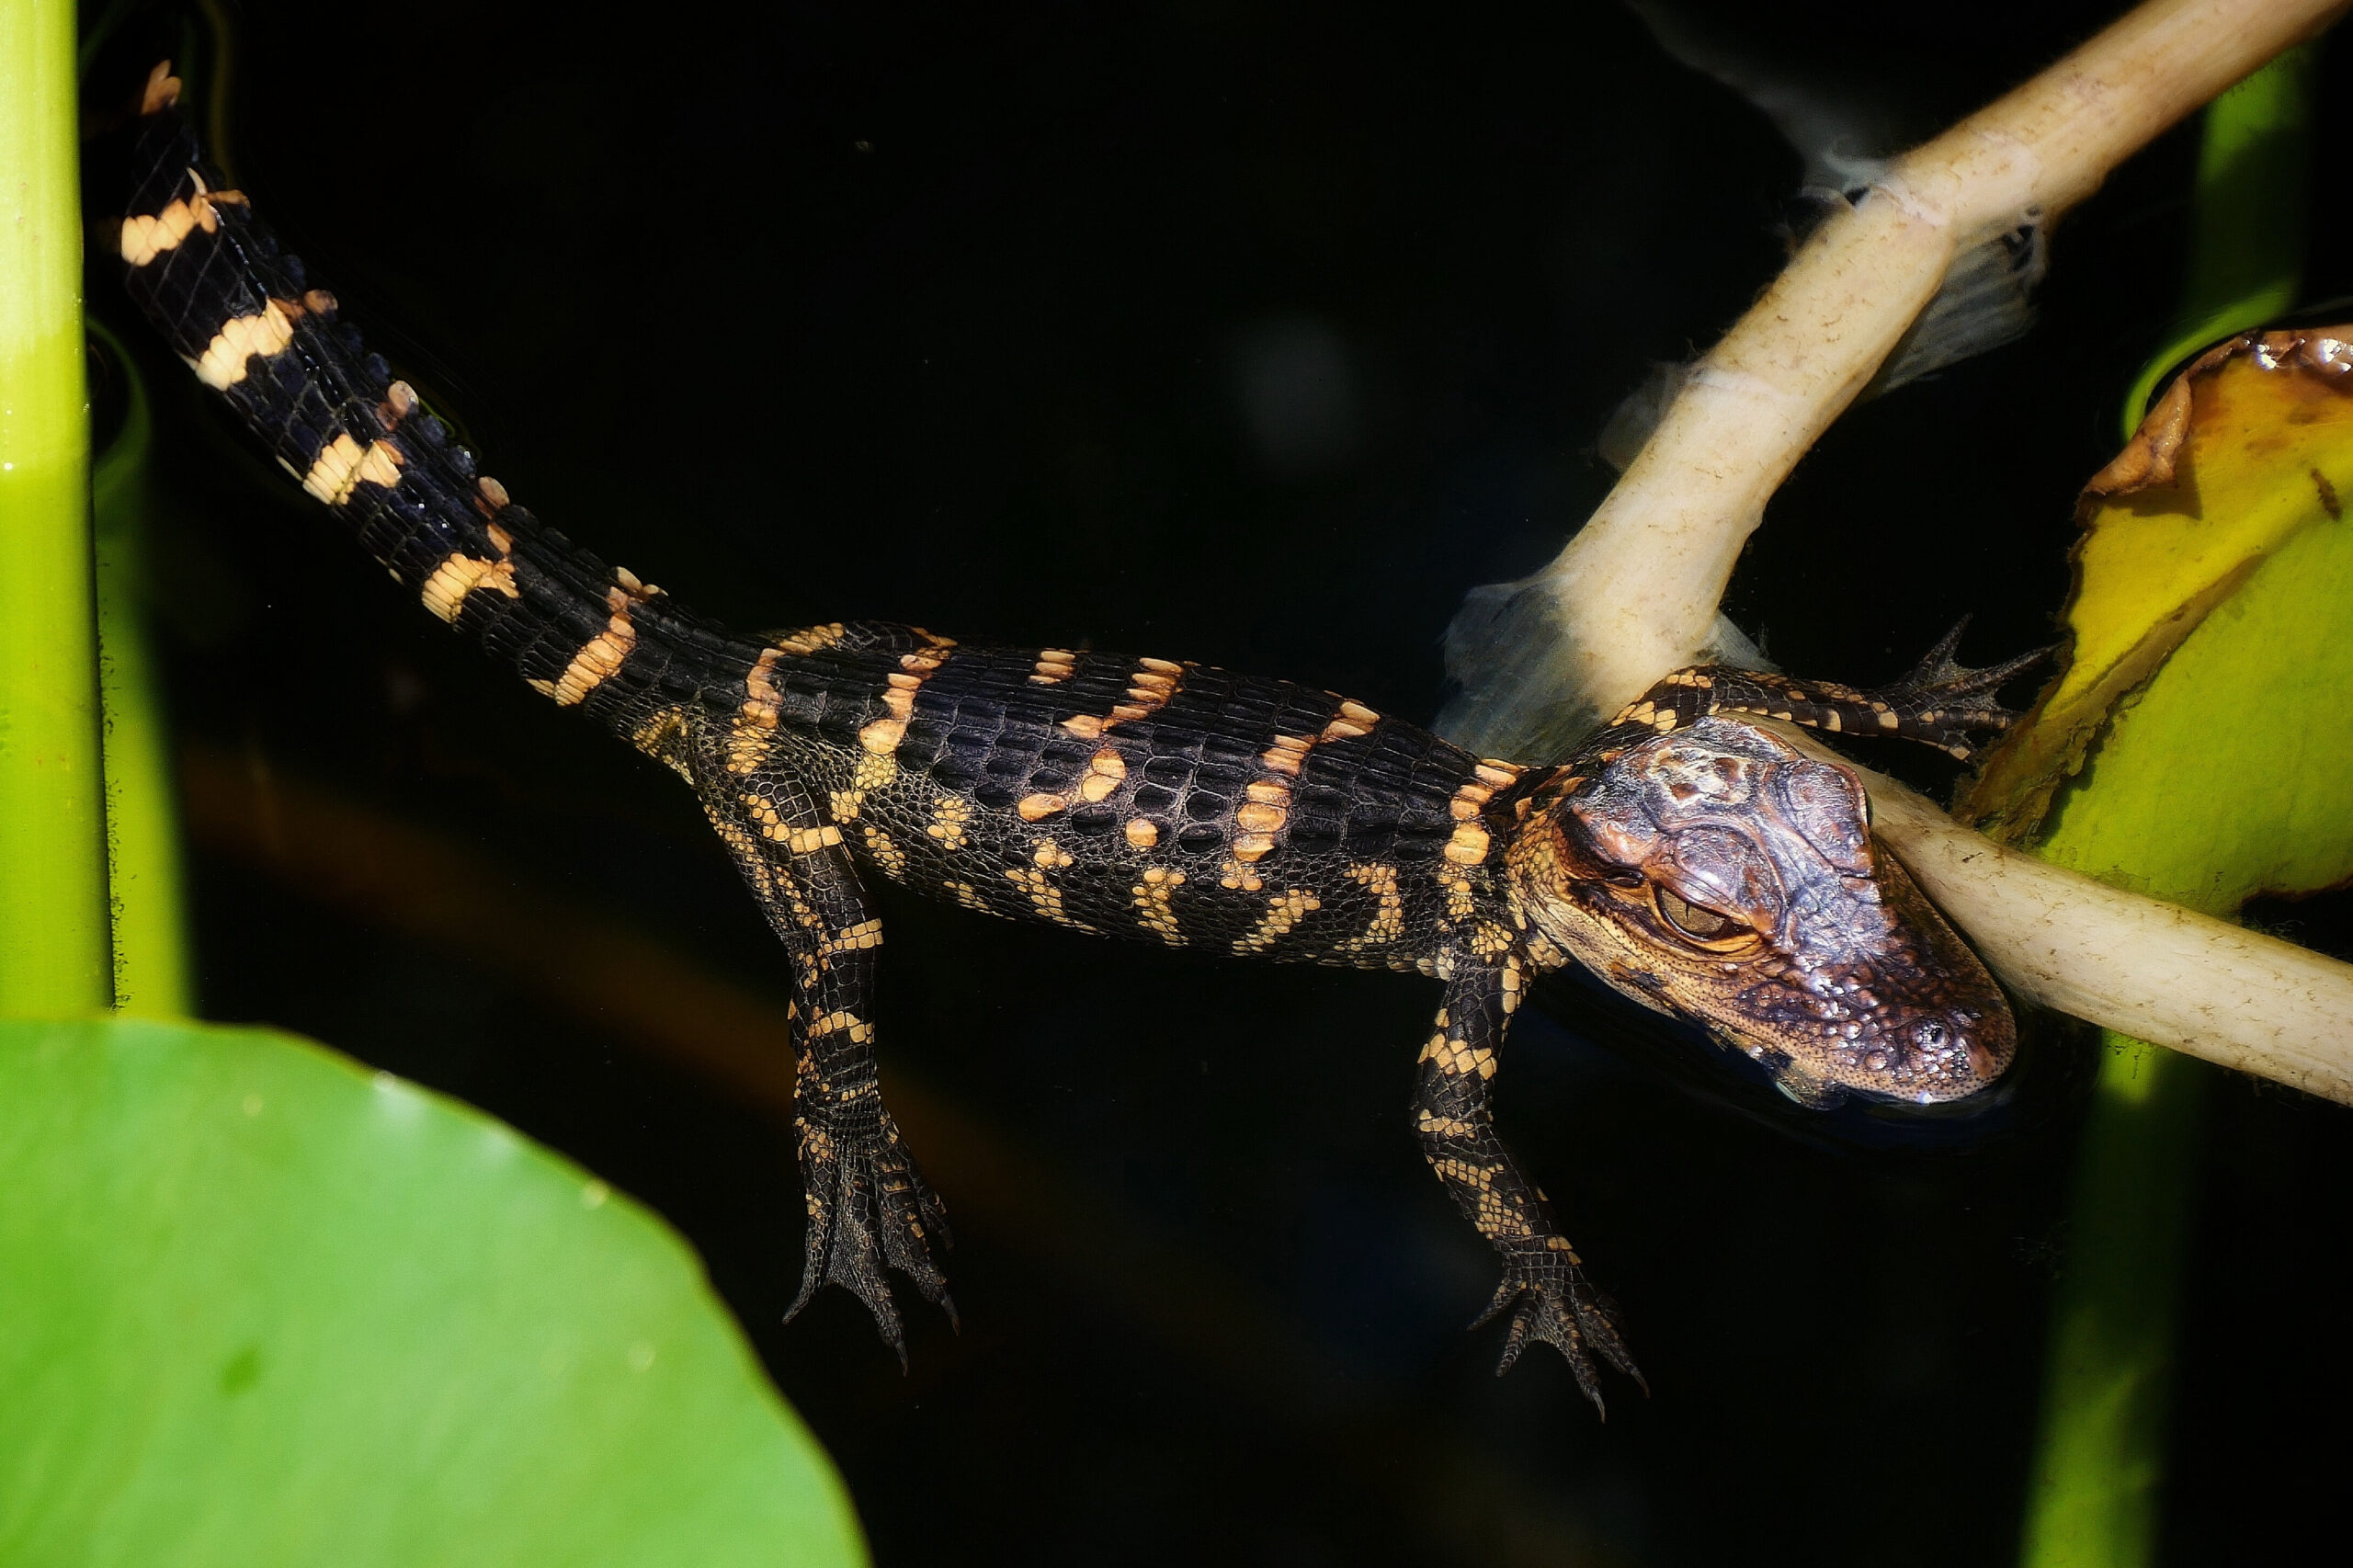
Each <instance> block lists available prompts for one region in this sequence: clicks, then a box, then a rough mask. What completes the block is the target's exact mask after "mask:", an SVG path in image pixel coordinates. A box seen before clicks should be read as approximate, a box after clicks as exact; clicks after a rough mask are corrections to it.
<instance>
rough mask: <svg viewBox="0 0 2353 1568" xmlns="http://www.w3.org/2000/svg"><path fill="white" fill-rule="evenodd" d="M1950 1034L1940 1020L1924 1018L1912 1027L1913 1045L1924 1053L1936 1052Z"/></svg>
mask: <svg viewBox="0 0 2353 1568" xmlns="http://www.w3.org/2000/svg"><path fill="white" fill-rule="evenodd" d="M1950 1032H1951V1031H1950V1030H1949V1029H1947V1028H1945V1026H1944V1023H1943V1021H1942V1020H1940V1019H1937V1018H1922V1019H1921V1020H1920V1021H1919V1022H1918V1023H1916V1024H1914V1025H1913V1026H1912V1043H1913V1044H1915V1045H1916V1046H1918V1047H1919V1048H1920V1049H1921V1050H1923V1051H1936V1050H1938V1049H1940V1048H1941V1047H1942V1046H1943V1045H1944V1043H1945V1038H1946V1036H1947V1035H1949V1033H1950Z"/></svg>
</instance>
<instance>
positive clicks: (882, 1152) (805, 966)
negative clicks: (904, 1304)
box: [695, 767, 956, 1367]
mask: <svg viewBox="0 0 2353 1568" xmlns="http://www.w3.org/2000/svg"><path fill="white" fill-rule="evenodd" d="M696 774H697V778H696V780H695V782H696V784H697V792H698V793H699V794H700V795H701V797H702V803H703V810H704V812H705V814H706V815H708V816H709V817H710V823H711V825H712V826H713V827H715V828H716V829H718V831H719V836H720V837H721V839H722V840H723V841H724V842H725V843H726V845H727V847H728V850H729V852H730V853H731V854H732V855H733V858H734V859H735V863H736V867H737V869H740V870H741V871H742V872H743V873H744V880H745V882H746V883H748V884H749V885H750V887H751V890H752V895H753V897H754V898H755V899H756V900H757V901H758V903H759V905H760V908H761V910H762V912H763V913H765V914H766V915H767V917H768V924H769V926H772V927H773V928H774V929H775V931H776V934H777V936H778V937H779V938H781V939H782V941H783V942H784V946H785V949H786V952H787V953H788V954H789V955H790V959H791V963H792V989H793V1002H792V1007H791V1018H792V1031H793V1043H794V1044H795V1046H796V1047H797V1048H798V1051H799V1060H798V1062H797V1063H796V1065H795V1069H794V1074H793V1090H794V1099H795V1105H794V1112H793V1130H794V1131H795V1133H796V1134H797V1135H798V1138H799V1142H800V1155H801V1185H802V1188H803V1191H804V1192H805V1194H806V1201H807V1205H808V1212H809V1229H808V1238H807V1242H808V1246H807V1256H806V1260H805V1262H804V1264H803V1266H802V1270H801V1292H800V1294H799V1295H797V1296H795V1297H794V1298H793V1301H792V1305H791V1306H790V1308H788V1309H787V1310H786V1312H785V1314H784V1315H785V1317H786V1319H787V1320H790V1319H791V1318H792V1317H794V1316H795V1315H797V1314H798V1313H799V1312H800V1311H801V1308H802V1307H804V1306H806V1305H808V1303H809V1299H810V1298H811V1297H812V1296H813V1295H815V1294H816V1293H817V1290H819V1288H820V1287H822V1286H824V1285H828V1284H831V1285H840V1286H844V1287H846V1288H847V1289H848V1290H850V1291H851V1292H852V1293H853V1294H854V1295H856V1296H857V1297H858V1300H859V1301H864V1302H865V1303H866V1307H867V1310H868V1311H869V1312H872V1313H873V1314H874V1324H875V1327H876V1329H877V1330H878V1331H879V1332H880V1333H881V1335H882V1338H883V1340H884V1342H885V1343H887V1344H888V1345H889V1346H891V1348H892V1350H894V1351H896V1352H898V1356H899V1363H900V1365H901V1366H902V1367H904V1366H905V1364H906V1359H907V1350H906V1342H905V1339H904V1336H903V1335H902V1334H901V1332H900V1326H899V1313H898V1310H897V1308H896V1307H895V1306H893V1305H892V1301H891V1287H890V1284H889V1281H888V1279H887V1278H885V1276H884V1273H883V1270H884V1269H885V1267H889V1268H895V1269H897V1270H898V1271H899V1272H900V1273H902V1274H904V1275H905V1276H906V1277H907V1278H909V1279H910V1280H912V1281H913V1282H914V1284H915V1289H916V1290H918V1291H920V1292H921V1293H922V1295H923V1297H924V1299H925V1300H926V1301H931V1302H933V1303H935V1304H936V1305H938V1307H939V1309H940V1310H941V1311H942V1312H946V1313H947V1314H948V1321H949V1323H950V1324H953V1323H955V1321H956V1307H955V1303H954V1302H952V1301H949V1297H948V1281H947V1279H946V1278H944V1277H943V1276H942V1275H941V1273H940V1270H939V1267H938V1264H937V1263H936V1262H935V1261H934V1260H933V1256H932V1250H931V1249H932V1244H933V1243H935V1242H937V1243H938V1244H939V1245H941V1246H943V1247H945V1246H947V1245H949V1244H950V1240H949V1233H948V1219H947V1214H946V1211H945V1210H943V1209H942V1208H941V1206H940V1202H939V1199H938V1198H937V1197H935V1196H934V1195H933V1194H932V1191H931V1189H930V1187H926V1185H925V1184H924V1180H923V1176H921V1174H920V1173H918V1172H917V1171H916V1169H915V1160H914V1158H913V1157H912V1156H911V1155H910V1154H909V1153H908V1152H907V1149H906V1145H905V1144H904V1142H903V1141H902V1140H901V1138H900V1136H899V1128H898V1124H897V1123H896V1122H895V1121H893V1120H892V1117H891V1113H890V1111H889V1110H887V1109H886V1108H884V1107H883V1104H882V1096H881V1087H880V1085H879V1084H878V1082H877V1079H876V1071H875V1056H874V1011H873V1002H874V971H875V959H876V956H877V953H878V951H879V949H881V944H882V924H881V921H880V920H877V919H876V918H875V917H874V911H873V906H872V904H871V903H870V902H869V901H868V899H867V896H866V890H865V889H864V888H863V887H862V886H860V885H859V882H858V872H857V869H856V868H855V867H853V866H852V865H851V863H850V859H849V856H848V854H847V851H845V850H844V849H843V847H842V839H841V831H840V829H839V828H838V827H837V826H835V824H833V823H832V822H830V821H829V820H827V819H826V818H825V817H824V814H823V812H821V811H820V809H819V807H818V805H817V803H816V801H815V800H814V799H813V797H812V796H811V795H810V793H809V791H808V790H806V789H804V788H803V787H802V786H801V785H800V784H799V783H797V782H795V781H794V780H792V779H791V778H787V777H783V776H774V777H755V778H745V777H740V776H733V775H730V774H728V773H727V772H726V771H725V770H724V769H723V768H703V767H698V768H697V769H696ZM714 775H715V777H714Z"/></svg>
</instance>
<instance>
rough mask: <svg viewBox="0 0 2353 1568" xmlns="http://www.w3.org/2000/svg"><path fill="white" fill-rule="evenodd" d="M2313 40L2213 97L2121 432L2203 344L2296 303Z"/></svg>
mask: <svg viewBox="0 0 2353 1568" xmlns="http://www.w3.org/2000/svg"><path fill="white" fill-rule="evenodd" d="M2319 77H2320V46H2319V45H2318V44H2313V43H2307V44H2301V45H2299V46H2298V47H2296V48H2294V49H2291V50H2290V51H2287V52H2286V53H2285V54H2282V55H2281V56H2279V59H2277V60H2275V61H2273V62H2271V63H2270V64H2268V65H2267V66H2265V67H2264V68H2263V69H2262V70H2260V71H2258V72H2256V74H2254V75H2252V76H2249V77H2248V78H2247V79H2246V80H2245V81H2244V82H2241V83H2240V84H2239V85H2237V86H2235V87H2233V88H2232V89H2231V90H2230V91H2229V92H2227V93H2224V94H2223V95H2222V97H2219V98H2216V99H2215V100H2214V101H2213V103H2212V104H2211V105H2210V106H2209V107H2208V108H2207V110H2206V119H2205V124H2204V127H2203V131H2202V134H2201V136H2200V142H2199V147H2198V176H2197V195H2196V198H2195V199H2194V201H2193V203H2192V206H2191V209H2190V220H2189V267H2188V272H2187V273H2186V275H2185V276H2184V278H2183V280H2182V290H2181V299H2182V311H2181V316H2180V319H2179V322H2178V324H2177V326H2176V328H2175V331H2174V335H2173V338H2172V340H2171V341H2170V342H2168V343H2167V344H2166V345H2165V347H2164V348H2163V349H2161V350H2160V351H2159V352H2158V353H2157V354H2156V355H2155V356H2154V357H2153V358H2151V359H2150V360H2149V363H2148V364H2147V366H2146V367H2145V368H2143V370H2142V371H2141V377H2140V380H2138V381H2135V382H2133V383H2132V391H2131V392H2130V393H2129V394H2128V395H2127V396H2126V397H2125V399H2124V438H2125V439H2126V440H2128V441H2129V440H2131V438H2132V433H2133V432H2134V431H2135V430H2138V429H2139V428H2140V427H2141V416H2142V415H2143V414H2145V413H2147V412H2148V408H2149V398H2150V395H2151V394H2152V393H2154V392H2155V391H2156V389H2157V383H2158V382H2159V381H2163V380H2165V377H2166V376H2168V375H2170V374H2171V373H2172V372H2173V371H2174V370H2175V369H2177V368H2178V367H2179V366H2180V365H2181V363H2182V361H2183V360H2185V359H2187V358H2189V356H2190V355H2192V354H2194V353H2196V352H2197V351H2198V350H2199V349H2200V348H2203V347H2206V346H2207V345H2208V344H2211V343H2215V342H2218V341H2220V340H2221V339H2222V338H2225V337H2228V336H2230V335H2232V334H2233V333H2234V332H2245V330H2246V329H2247V328H2249V327H2252V326H2260V325H2262V324H2264V323H2266V322H2268V321H2272V320H2275V319H2277V318H2278V317H2279V315H2280V314H2281V313H2282V312H2285V311H2287V309H2288V308H2289V307H2290V305H2293V304H2294V303H2295V302H2296V291H2297V290H2298V289H2299V288H2301V287H2302V283H2303V274H2304V235H2305V231H2306V230H2307V229H2308V228H2309V226H2310V224H2309V221H2308V215H2307V209H2308V208H2309V206H2310V204H2311V199H2312V197H2311V187H2312V162H2313V159H2312V136H2311V129H2310V128H2311V121H2312V109H2313V99H2314V97H2315V94H2316V91H2317V88H2318V85H2319Z"/></svg>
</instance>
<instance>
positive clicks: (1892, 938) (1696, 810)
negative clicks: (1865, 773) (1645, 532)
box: [1506, 719, 2018, 1105]
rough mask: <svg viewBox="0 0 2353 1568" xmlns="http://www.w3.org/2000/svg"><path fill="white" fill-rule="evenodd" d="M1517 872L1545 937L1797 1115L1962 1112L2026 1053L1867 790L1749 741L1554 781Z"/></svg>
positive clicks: (1512, 856) (1676, 744)
mask: <svg viewBox="0 0 2353 1568" xmlns="http://www.w3.org/2000/svg"><path fill="white" fill-rule="evenodd" d="M1506 866H1507V868H1508V874H1509V881H1510V891H1511V896H1512V898H1513V899H1514V900H1515V902H1516V903H1517V904H1518V910H1519V912H1520V914H1521V915H1523V916H1524V917H1525V918H1526V919H1527V920H1528V921H1529V924H1530V925H1531V926H1534V928H1535V929H1536V930H1537V931H1538V932H1540V933H1541V934H1542V935H1543V936H1544V937H1546V938H1547V939H1548V940H1550V941H1551V942H1552V944H1554V945H1555V946H1557V947H1559V948H1561V949H1565V950H1566V951H1567V952H1568V953H1569V954H1571V955H1573V956H1574V957H1575V958H1576V959H1577V960H1579V961H1581V962H1582V963H1584V964H1585V965H1586V967H1587V968H1589V969H1591V970H1592V971H1594V972H1595V973H1596V974H1598V975H1599V976H1601V977H1602V978H1603V979H1604V980H1606V981H1607V982H1608V983H1610V984H1611V985H1613V986H1615V987H1616V988H1617V989H1619V990H1620V991H1622V992H1624V993H1625V994H1628V995H1630V996H1631V997H1633V998H1634V999H1635V1000H1637V1001H1639V1002H1642V1003H1644V1004H1645V1005H1647V1006H1652V1007H1655V1008H1657V1009H1658V1010H1659V1011H1661V1012H1665V1013H1670V1014H1674V1015H1676V1016H1677V1017H1685V1018H1688V1019H1690V1020H1692V1021H1694V1022H1696V1023H1699V1024H1700V1025H1702V1026H1704V1027H1705V1028H1707V1029H1708V1030H1709V1031H1710V1032H1711V1033H1712V1034H1714V1035H1715V1036H1716V1037H1717V1038H1718V1039H1720V1040H1723V1041H1725V1042H1726V1043H1728V1044H1730V1045H1731V1046H1733V1048H1735V1049H1737V1050H1739V1051H1745V1052H1746V1053H1747V1054H1749V1055H1751V1056H1754V1057H1756V1059H1757V1060H1759V1061H1761V1062H1765V1063H1766V1064H1767V1065H1768V1066H1769V1067H1770V1068H1771V1069H1772V1070H1773V1071H1774V1073H1775V1074H1776V1075H1777V1077H1778V1078H1779V1083H1780V1085H1781V1088H1782V1090H1783V1092H1784V1093H1786V1094H1788V1095H1789V1096H1790V1097H1791V1098H1792V1099H1796V1100H1798V1101H1800V1102H1802V1103H1803V1104H1808V1105H1830V1104H1836V1102H1837V1101H1838V1100H1839V1099H1840V1098H1842V1097H1843V1096H1844V1095H1845V1094H1846V1093H1847V1091H1849V1090H1853V1091H1859V1092H1861V1093H1864V1094H1869V1095H1873V1096H1882V1097H1886V1098H1891V1099H1903V1100H1911V1101H1915V1102H1918V1103H1922V1104H1927V1103H1929V1102H1933V1101H1938V1100H1951V1099H1959V1098H1961V1096H1966V1095H1970V1094H1974V1093H1975V1092H1977V1091H1978V1090H1980V1089H1982V1088H1984V1087H1985V1086H1986V1085H1989V1084H1991V1083H1993V1082H1994V1080H1995V1079H1996V1078H1998V1077H2000V1076H2001V1074H2002V1072H2003V1070H2004V1069H2005V1068H2006V1067H2007V1066H2008V1065H2009V1062H2010V1058H2011V1056H2012V1054H2013V1053H2014V1052H2015V1051H2016V1049H2017V1042H2018V1029H2017V1025H2016V1024H2015V1023H2014V1021H2013V1020H2012V1018H2011V1017H2010V1010H2009V1006H2008V1005H2007V1004H2006V1002H2005V1001H2004V999H2003V996H2002V993H2001V990H2000V988H1999V987H1998V986H1996V985H1995V983H1994V980H1993V977H1992V976H1991V975H1989V974H1987V973H1986V971H1985V966H1984V964H1983V963H1982V962H1980V961H1979V960H1978V958H1977V955H1976V954H1975V953H1973V952H1972V951H1971V950H1970V949H1969V947H1968V945H1967V944H1966V943H1964V942H1963V941H1962V940H1961V937H1959V936H1958V935H1956V934H1955V932H1954V931H1953V928H1952V927H1951V926H1949V925H1947V924H1946V922H1945V919H1944V917H1943V916H1942V915H1938V913H1937V911H1936V909H1935V907H1934V906H1933V905H1931V904H1930V903H1928V901H1927V898H1926V897H1925V896H1924V895H1923V894H1922V893H1921V892H1920V890H1919V889H1918V888H1917V887H1916V886H1915V885H1914V884H1913V881H1912V879H1911V877H1910V876H1909V875H1908V874H1906V873H1905V871H1904V868H1903V867H1902V866H1901V865H1899V864H1897V862H1896V860H1895V858H1894V857H1893V855H1891V854H1889V853H1888V852H1887V850H1886V849H1885V847H1884V846H1881V845H1880V844H1878V843H1877V842H1875V841H1874V840H1873V838H1872V836H1871V832H1870V811H1869V807H1868V805H1867V803H1866V801H1865V798H1864V795H1863V788H1862V781H1861V780H1860V779H1859V778H1857V777H1856V775H1855V774H1854V772H1853V771H1852V770H1851V769H1848V768H1846V767H1840V766H1839V765H1837V764H1836V763H1830V762H1818V761H1815V760H1814V759H1813V758H1812V757H1809V756H1805V755H1804V754H1803V753H1802V752H1799V751H1797V750H1796V749H1795V748H1793V747H1791V746H1790V745H1789V744H1786V743H1784V742H1782V741H1780V740H1779V739H1778V738H1776V737H1774V736H1773V735H1770V734H1768V733H1766V732H1764V731H1762V730H1759V729H1757V728H1756V727H1754V726H1752V725H1749V724H1745V723H1742V722H1738V721H1734V720H1726V719H1703V720H1701V721H1699V722H1697V723H1695V724H1692V725H1690V726H1688V728H1685V729H1681V730H1677V731H1675V732H1673V733H1668V734H1664V735H1658V736H1655V737H1653V738H1651V739H1647V740H1644V741H1643V742H1641V743H1639V744H1634V745H1631V746H1629V747H1627V748H1626V749H1625V750H1623V751H1621V752H1619V753H1617V754H1616V755H1615V756H1606V758H1597V759H1591V760H1587V759H1580V760H1579V762H1577V763H1574V764H1572V765H1570V766H1569V767H1563V768H1562V769H1560V770H1559V771H1558V772H1557V773H1556V774H1555V775H1554V777H1553V778H1552V780H1551V781H1550V782H1548V783H1547V784H1546V785H1545V786H1543V787H1542V788H1541V789H1540V790H1538V791H1537V792H1536V793H1535V795H1534V796H1533V798H1532V800H1531V802H1530V809H1529V813H1528V815H1527V817H1526V819H1525V821H1524V822H1523V824H1521V826H1520V828H1519V829H1518V832H1517V833H1516V834H1515V835H1514V837H1513V839H1512V842H1511V846H1510V849H1509V851H1508V854H1507V858H1506Z"/></svg>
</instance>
